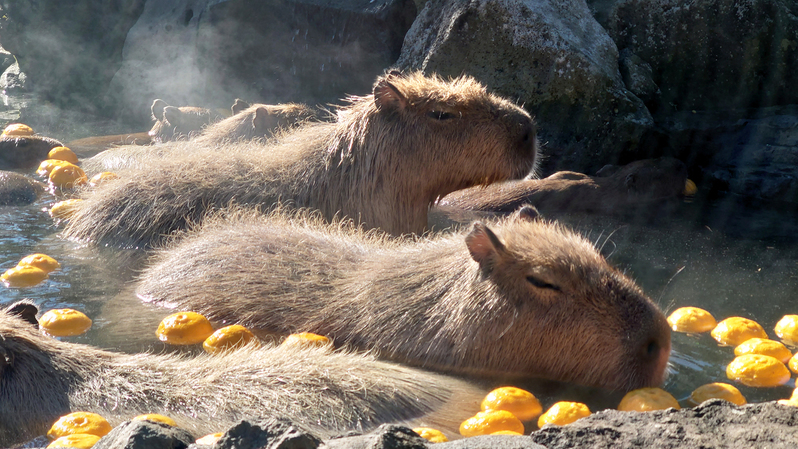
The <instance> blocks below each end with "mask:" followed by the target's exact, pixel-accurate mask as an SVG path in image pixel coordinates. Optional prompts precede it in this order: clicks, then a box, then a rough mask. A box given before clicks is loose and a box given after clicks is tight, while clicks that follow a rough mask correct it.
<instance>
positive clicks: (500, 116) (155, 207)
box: [64, 73, 537, 246]
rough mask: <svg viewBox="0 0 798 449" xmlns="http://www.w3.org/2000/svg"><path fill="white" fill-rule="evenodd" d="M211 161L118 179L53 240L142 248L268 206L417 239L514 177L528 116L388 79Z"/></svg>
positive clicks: (436, 84) (456, 85)
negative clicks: (476, 193)
mask: <svg viewBox="0 0 798 449" xmlns="http://www.w3.org/2000/svg"><path fill="white" fill-rule="evenodd" d="M198 150H199V149H198ZM212 152H213V155H210V154H203V153H202V152H200V153H199V154H196V155H194V156H186V157H185V158H183V159H178V160H174V161H172V162H170V163H161V164H157V165H158V166H157V167H153V168H151V169H149V170H147V171H130V172H125V173H120V175H121V176H122V179H120V180H118V181H114V182H109V183H107V184H104V185H102V186H100V187H99V188H97V189H95V190H94V191H92V192H89V193H87V194H86V195H84V196H83V198H84V199H85V201H83V202H82V203H81V205H80V208H79V210H78V211H77V212H76V214H75V215H74V216H73V217H72V219H71V220H70V223H69V225H68V226H67V228H66V229H65V231H64V235H65V236H67V237H71V238H77V239H80V240H88V241H91V242H95V243H98V244H110V245H121V246H148V245H153V244H157V243H159V242H160V241H162V239H163V237H164V236H165V235H167V234H169V233H171V232H173V231H175V230H179V229H184V228H186V227H187V226H188V224H189V223H191V222H198V221H200V220H201V219H202V217H203V216H204V215H205V214H206V213H207V211H208V210H209V209H214V208H220V207H226V206H228V205H229V204H230V202H231V201H233V202H236V203H238V204H245V205H253V204H255V205H260V206H264V207H266V208H269V207H272V206H273V205H274V204H275V203H276V202H278V201H280V202H282V203H283V204H289V205H291V206H296V207H306V208H311V209H317V210H319V211H320V212H321V213H322V216H324V217H325V219H327V220H330V219H332V218H334V217H336V216H339V217H349V218H352V219H354V220H356V221H358V222H359V223H362V224H364V225H365V226H366V227H367V228H379V229H382V230H383V231H385V232H388V233H391V234H404V233H411V232H415V233H421V232H423V231H424V230H425V228H426V224H427V211H428V209H429V207H430V206H431V205H432V204H433V203H434V202H435V201H436V200H437V199H438V198H439V197H441V196H443V195H446V194H447V193H449V192H452V191H454V190H457V189H462V188H466V187H469V186H472V185H478V184H487V183H491V182H495V181H501V180H505V179H514V178H520V177H523V176H524V175H526V174H527V173H528V172H529V171H530V170H531V169H532V168H533V167H534V163H535V158H536V152H537V144H536V129H535V125H534V122H533V121H532V119H531V117H530V116H529V114H527V113H526V112H525V111H524V110H523V109H521V108H519V107H517V106H515V105H514V104H512V103H510V102H509V101H507V100H504V99H501V98H499V97H497V96H495V95H492V94H489V93H487V92H486V90H485V88H484V86H482V85H481V84H479V83H478V82H476V81H475V80H474V79H472V78H468V77H461V78H457V79H455V80H452V81H443V80H441V79H439V78H437V77H425V76H423V75H422V74H419V73H413V74H409V75H406V76H402V75H396V74H393V73H391V74H389V75H386V76H383V77H380V78H379V79H378V81H377V83H376V84H375V87H374V94H373V95H370V96H367V97H362V98H354V99H352V104H351V105H349V106H347V107H344V108H341V109H339V110H338V112H337V120H336V121H335V122H333V123H313V124H309V125H306V126H304V127H302V128H300V129H298V130H297V131H295V132H292V133H287V134H286V135H284V136H282V137H281V138H280V139H279V140H278V141H277V142H276V143H274V144H270V145H255V144H251V143H247V144H242V143H238V144H229V145H226V146H222V147H221V148H214V149H213V151H212Z"/></svg>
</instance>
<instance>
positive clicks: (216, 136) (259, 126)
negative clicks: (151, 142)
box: [195, 99, 316, 145]
mask: <svg viewBox="0 0 798 449" xmlns="http://www.w3.org/2000/svg"><path fill="white" fill-rule="evenodd" d="M232 111H233V115H232V116H230V117H228V118H226V119H224V120H222V121H220V122H218V123H214V124H213V125H210V126H208V127H207V128H205V130H204V131H203V132H202V133H201V134H200V135H199V136H197V138H196V140H195V143H196V144H197V145H202V144H213V143H223V142H232V141H237V140H253V139H263V138H268V137H271V136H272V135H273V134H275V133H277V132H279V131H286V130H288V129H289V128H291V127H294V126H297V125H299V124H302V123H305V122H307V121H309V120H312V119H314V118H316V112H315V111H314V110H313V109H312V108H310V107H308V106H306V105H304V104H298V103H284V104H275V105H271V104H254V105H251V106H250V105H249V104H248V103H246V102H243V101H241V100H239V99H236V102H235V104H233V107H232Z"/></svg>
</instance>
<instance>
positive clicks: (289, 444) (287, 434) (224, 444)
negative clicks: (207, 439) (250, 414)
mask: <svg viewBox="0 0 798 449" xmlns="http://www.w3.org/2000/svg"><path fill="white" fill-rule="evenodd" d="M319 445H321V439H319V438H318V437H316V436H315V435H312V434H310V433H309V432H307V431H305V430H304V429H302V428H300V427H299V426H297V425H296V424H293V423H291V422H290V421H288V420H286V419H268V420H264V421H260V422H257V423H253V422H250V421H241V422H240V423H239V424H237V425H235V426H233V427H232V428H230V430H228V431H227V432H226V433H225V434H224V435H222V437H221V438H219V440H217V441H216V444H215V445H214V446H213V447H214V449H244V448H253V449H254V448H259V449H260V448H262V449H316V448H317V447H319Z"/></svg>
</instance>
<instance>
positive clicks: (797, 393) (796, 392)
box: [778, 388, 798, 407]
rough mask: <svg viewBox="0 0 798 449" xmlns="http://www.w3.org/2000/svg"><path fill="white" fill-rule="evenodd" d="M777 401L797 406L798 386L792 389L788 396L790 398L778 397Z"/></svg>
mask: <svg viewBox="0 0 798 449" xmlns="http://www.w3.org/2000/svg"><path fill="white" fill-rule="evenodd" d="M778 402H779V404H783V405H791V406H793V407H798V388H796V389H795V390H793V391H792V396H790V399H779V401H778Z"/></svg>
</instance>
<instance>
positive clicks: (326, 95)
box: [108, 0, 416, 121]
mask: <svg viewBox="0 0 798 449" xmlns="http://www.w3.org/2000/svg"><path fill="white" fill-rule="evenodd" d="M415 11H416V8H415V4H414V3H413V0H332V1H325V2H319V1H314V0H292V1H280V0H269V1H260V2H253V1H247V0H228V1H225V2H220V1H218V0H168V1H166V0H149V1H147V2H146V5H145V7H144V11H143V12H142V14H141V17H140V18H139V20H138V21H137V22H136V24H135V25H134V26H133V27H132V28H131V29H130V32H129V34H128V37H127V40H126V42H125V47H124V52H123V59H124V61H123V63H122V67H121V68H120V70H119V71H118V73H117V74H116V75H115V76H114V79H113V83H111V87H110V89H109V90H108V98H109V102H110V103H114V104H117V105H118V106H119V108H121V111H120V113H121V114H122V116H124V117H132V118H136V119H137V120H139V121H144V119H146V118H147V115H146V114H147V112H148V111H149V105H150V103H151V102H152V100H153V98H163V99H164V100H166V101H167V102H168V103H170V104H176V105H186V104H192V105H202V106H213V107H225V108H227V107H229V104H230V101H231V100H232V99H233V98H236V97H240V98H246V99H247V100H248V101H252V102H262V103H268V104H275V103H280V102H287V101H294V102H307V103H311V104H312V103H318V102H321V103H324V102H329V101H334V100H337V99H338V98H341V97H342V96H344V95H345V94H365V93H367V92H370V91H371V87H372V83H373V81H374V78H375V77H376V75H378V74H380V73H382V72H383V71H384V70H385V68H386V67H389V66H391V65H392V64H393V63H394V61H396V58H397V57H398V56H399V51H400V49H401V45H402V39H403V37H404V34H405V32H406V31H407V29H408V28H409V27H410V25H411V23H412V21H413V18H414V16H415Z"/></svg>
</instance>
